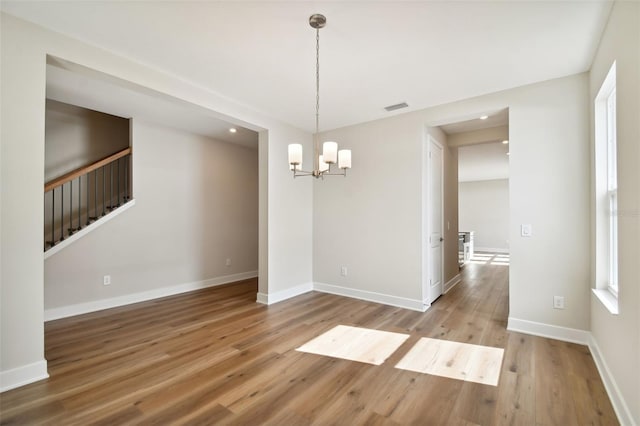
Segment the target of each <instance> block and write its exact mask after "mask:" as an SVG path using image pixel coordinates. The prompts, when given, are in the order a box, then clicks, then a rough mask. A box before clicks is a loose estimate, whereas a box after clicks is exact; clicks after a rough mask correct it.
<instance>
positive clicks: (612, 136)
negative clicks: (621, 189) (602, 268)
mask: <svg viewBox="0 0 640 426" xmlns="http://www.w3.org/2000/svg"><path fill="white" fill-rule="evenodd" d="M616 164H617V158H616V88H615V86H614V87H613V91H611V93H610V94H609V96H608V97H607V196H608V204H609V214H608V217H609V259H608V262H607V263H608V264H609V282H608V283H607V284H608V288H609V291H611V292H612V293H613V294H614V295H615V296H617V295H618V178H617V167H616Z"/></svg>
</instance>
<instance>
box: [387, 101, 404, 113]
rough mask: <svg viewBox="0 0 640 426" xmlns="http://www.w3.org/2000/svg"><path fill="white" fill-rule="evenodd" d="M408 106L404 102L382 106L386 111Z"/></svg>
mask: <svg viewBox="0 0 640 426" xmlns="http://www.w3.org/2000/svg"><path fill="white" fill-rule="evenodd" d="M408 106H409V105H408V104H407V103H406V102H402V103H400V104H395V105H389V106H386V107H384V109H386V110H387V111H388V112H391V111H395V110H397V109H402V108H406V107H408Z"/></svg>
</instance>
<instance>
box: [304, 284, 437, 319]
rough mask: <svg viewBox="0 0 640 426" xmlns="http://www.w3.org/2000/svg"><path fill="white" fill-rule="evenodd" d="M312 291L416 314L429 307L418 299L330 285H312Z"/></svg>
mask: <svg viewBox="0 0 640 426" xmlns="http://www.w3.org/2000/svg"><path fill="white" fill-rule="evenodd" d="M313 289H314V290H315V291H319V292H321V293H330V294H336V295H338V296H346V297H352V298H354V299H360V300H367V301H369V302H376V303H382V304H383V305H390V306H396V307H398V308H405V309H411V310H412V311H418V312H424V311H426V310H427V309H428V307H429V305H425V304H424V303H423V302H422V300H418V299H407V298H404V297H398V296H392V295H389V294H382V293H375V292H372V291H365V290H357V289H354V288H348V287H340V286H337V285H332V284H325V283H314V284H313Z"/></svg>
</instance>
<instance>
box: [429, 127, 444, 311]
mask: <svg viewBox="0 0 640 426" xmlns="http://www.w3.org/2000/svg"><path fill="white" fill-rule="evenodd" d="M428 155H429V158H428V161H429V174H428V178H429V183H428V190H429V196H428V209H427V211H428V215H429V217H428V238H429V240H428V244H427V247H428V248H429V253H428V255H429V259H428V266H429V275H428V276H429V284H428V287H429V290H428V294H429V303H433V301H434V300H436V299H437V298H438V297H439V296H440V295H442V241H443V240H444V239H443V235H442V204H443V203H442V146H440V145H439V144H438V143H437V142H436V141H435V140H434V139H432V138H431V137H429V154H428Z"/></svg>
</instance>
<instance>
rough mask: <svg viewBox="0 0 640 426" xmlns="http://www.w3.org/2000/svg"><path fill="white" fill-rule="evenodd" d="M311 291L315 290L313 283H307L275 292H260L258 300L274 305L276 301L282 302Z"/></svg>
mask: <svg viewBox="0 0 640 426" xmlns="http://www.w3.org/2000/svg"><path fill="white" fill-rule="evenodd" d="M310 291H313V283H305V284H301V285H299V286H296V287H292V288H287V289H285V290H281V291H276V292H274V293H268V294H267V293H258V297H257V299H256V302H258V303H262V304H264V305H273V304H274V303H278V302H282V301H283V300H287V299H291V298H292V297H296V296H300V295H301V294H304V293H308V292H310Z"/></svg>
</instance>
